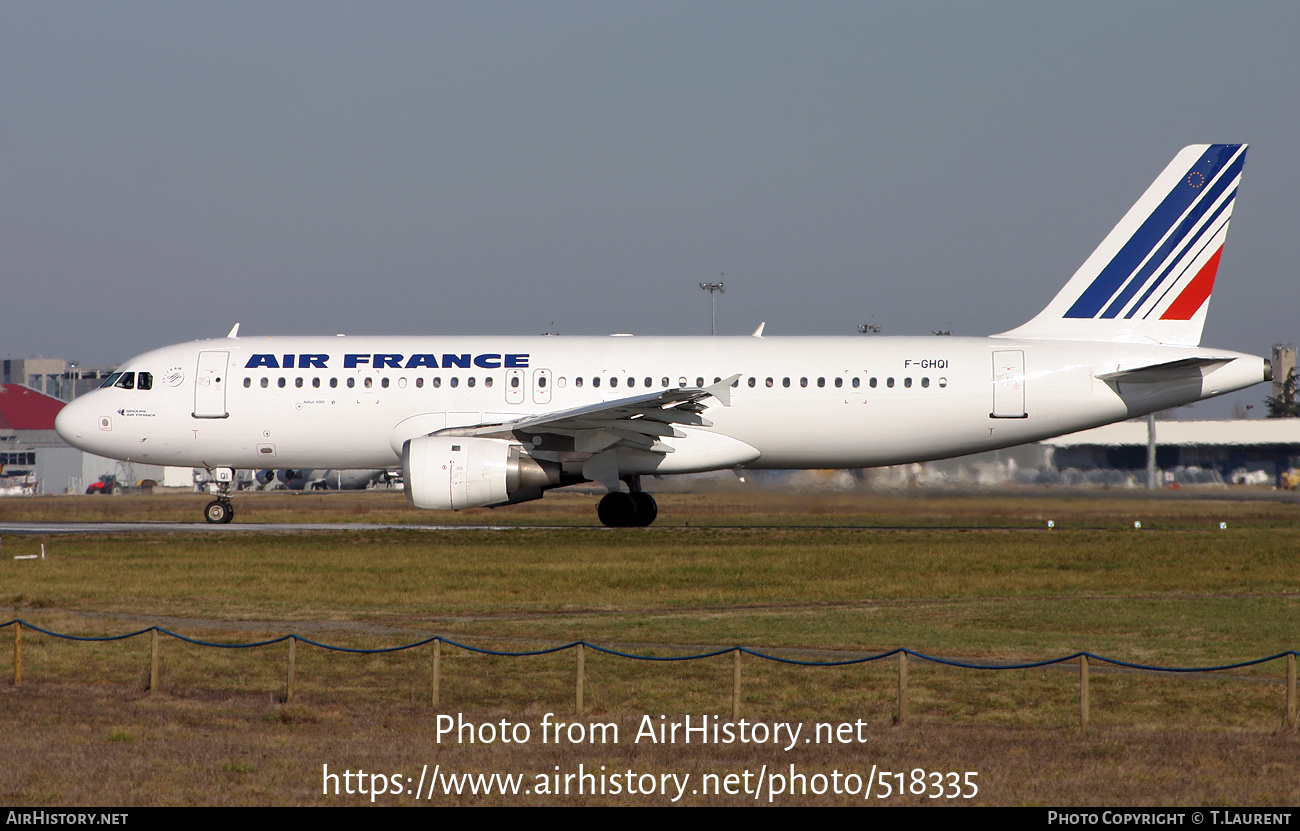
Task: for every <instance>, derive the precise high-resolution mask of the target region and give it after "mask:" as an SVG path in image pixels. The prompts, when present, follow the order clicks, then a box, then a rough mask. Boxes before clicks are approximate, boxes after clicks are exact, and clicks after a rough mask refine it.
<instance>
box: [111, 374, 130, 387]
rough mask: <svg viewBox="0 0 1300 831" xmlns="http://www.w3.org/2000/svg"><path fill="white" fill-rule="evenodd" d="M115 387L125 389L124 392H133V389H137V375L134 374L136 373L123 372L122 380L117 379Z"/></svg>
mask: <svg viewBox="0 0 1300 831" xmlns="http://www.w3.org/2000/svg"><path fill="white" fill-rule="evenodd" d="M113 386H115V387H118V388H119V389H124V390H133V389H135V373H134V372H123V373H122V377H121V378H118V379H117V383H115V384H114V385H113Z"/></svg>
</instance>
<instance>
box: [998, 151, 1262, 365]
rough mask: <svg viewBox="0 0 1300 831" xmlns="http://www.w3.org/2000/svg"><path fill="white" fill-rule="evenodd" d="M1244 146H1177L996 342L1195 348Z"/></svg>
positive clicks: (1239, 178) (1207, 304)
mask: <svg viewBox="0 0 1300 831" xmlns="http://www.w3.org/2000/svg"><path fill="white" fill-rule="evenodd" d="M1245 161H1246V145H1244V144H1194V145H1192V146H1190V147H1185V148H1183V150H1182V152H1180V153H1179V154H1178V155H1177V156H1175V157H1174V160H1173V161H1172V162H1170V163H1169V166H1168V167H1166V168H1165V169H1164V172H1163V173H1161V174H1160V175H1159V176H1158V177H1156V180H1155V182H1153V183H1152V184H1151V187H1149V188H1147V192H1146V193H1144V194H1142V198H1141V199H1139V200H1138V201H1137V203H1136V204H1134V205H1133V207H1132V208H1129V211H1128V213H1126V214H1125V215H1124V218H1123V219H1121V220H1120V221H1119V224H1118V225H1116V226H1115V227H1114V229H1113V230H1111V232H1110V234H1108V235H1107V236H1106V239H1104V240H1102V243H1101V245H1099V246H1097V250H1096V251H1094V252H1092V256H1090V257H1088V259H1087V260H1086V261H1085V262H1084V264H1083V265H1082V266H1080V267H1079V270H1078V271H1076V272H1075V273H1074V276H1073V277H1072V278H1070V282H1068V283H1066V284H1065V288H1063V289H1061V292H1060V293H1059V294H1058V295H1056V297H1055V299H1053V300H1052V302H1051V303H1049V304H1048V305H1047V308H1046V309H1044V310H1043V311H1042V312H1040V313H1039V314H1038V316H1037V317H1035V318H1034V319H1033V320H1031V321H1029V322H1028V323H1026V324H1025V325H1023V326H1021V327H1019V328H1017V329H1012V330H1011V331H1009V332H1004V333H1002V334H1001V335H999V337H1009V338H1033V339H1050V340H1092V341H1124V342H1142V343H1151V342H1155V343H1163V344H1170V345H1177V346H1196V345H1197V344H1199V343H1200V342H1201V329H1202V328H1203V327H1204V326H1205V312H1206V309H1207V308H1208V306H1209V300H1210V292H1211V291H1212V290H1213V289H1214V275H1215V273H1216V272H1217V271H1218V268H1219V255H1220V254H1221V253H1222V252H1223V241H1224V239H1225V237H1226V236H1227V233H1228V220H1229V219H1230V218H1231V217H1232V204H1233V202H1234V201H1235V200H1236V198H1237V186H1238V185H1239V184H1240V183H1241V169H1242V166H1243V165H1244V164H1245Z"/></svg>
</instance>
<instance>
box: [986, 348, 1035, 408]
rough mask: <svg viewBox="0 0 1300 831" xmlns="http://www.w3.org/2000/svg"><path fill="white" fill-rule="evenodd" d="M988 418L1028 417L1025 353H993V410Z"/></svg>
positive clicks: (1009, 351) (1005, 351) (1004, 351)
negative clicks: (1026, 409) (1026, 411)
mask: <svg viewBox="0 0 1300 831" xmlns="http://www.w3.org/2000/svg"><path fill="white" fill-rule="evenodd" d="M989 418H1028V415H1027V414H1026V413H1025V353H1024V352H1022V351H1020V350H1019V349H1005V350H1002V351H1000V352H994V353H993V412H991V413H989Z"/></svg>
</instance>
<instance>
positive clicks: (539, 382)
mask: <svg viewBox="0 0 1300 831" xmlns="http://www.w3.org/2000/svg"><path fill="white" fill-rule="evenodd" d="M533 402H534V403H537V404H550V403H551V371H550V370H549V369H534V370H533Z"/></svg>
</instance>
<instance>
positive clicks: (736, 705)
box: [731, 647, 740, 718]
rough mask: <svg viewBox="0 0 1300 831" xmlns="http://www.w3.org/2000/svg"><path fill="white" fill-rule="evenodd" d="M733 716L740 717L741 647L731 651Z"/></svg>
mask: <svg viewBox="0 0 1300 831" xmlns="http://www.w3.org/2000/svg"><path fill="white" fill-rule="evenodd" d="M731 654H732V655H734V656H735V658H734V659H733V660H732V663H731V717H732V718H740V647H736V649H735V651H734V652H732V653H731Z"/></svg>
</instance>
